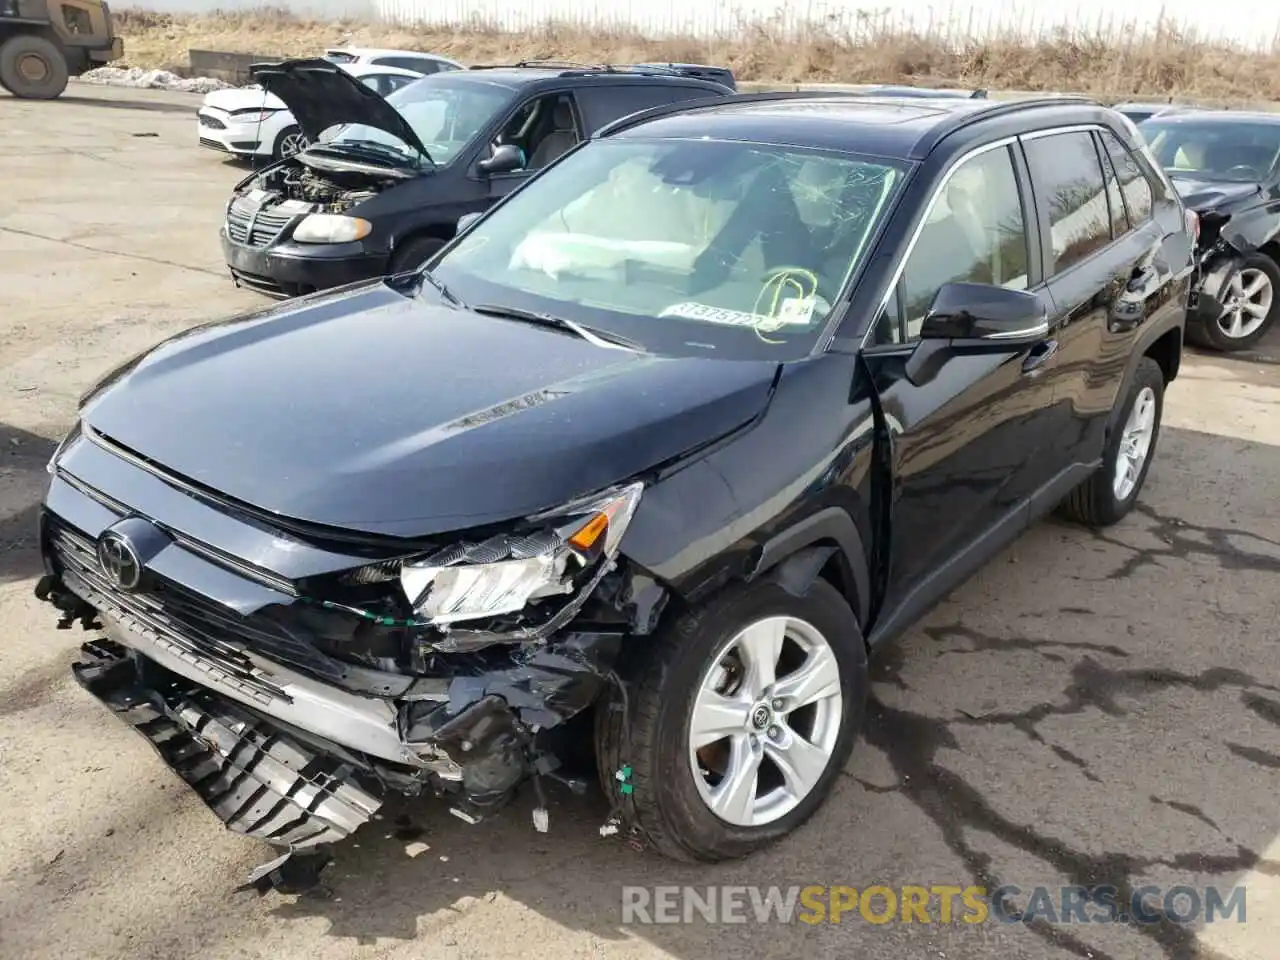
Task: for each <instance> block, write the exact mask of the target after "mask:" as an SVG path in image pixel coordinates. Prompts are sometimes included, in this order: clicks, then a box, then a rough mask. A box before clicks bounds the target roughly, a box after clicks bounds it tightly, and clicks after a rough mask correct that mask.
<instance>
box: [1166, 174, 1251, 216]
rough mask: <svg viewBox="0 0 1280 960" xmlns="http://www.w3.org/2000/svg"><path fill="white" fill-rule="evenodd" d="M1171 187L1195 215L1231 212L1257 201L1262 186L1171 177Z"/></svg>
mask: <svg viewBox="0 0 1280 960" xmlns="http://www.w3.org/2000/svg"><path fill="white" fill-rule="evenodd" d="M1170 179H1171V180H1172V181H1173V187H1174V189H1175V190H1177V191H1178V196H1180V197H1181V198H1182V202H1183V203H1184V204H1186V206H1187V207H1188V208H1189V209H1191V210H1194V211H1195V212H1196V213H1210V212H1231V211H1233V210H1237V209H1239V208H1240V207H1244V206H1248V205H1249V203H1250V201H1251V200H1256V199H1259V198H1260V197H1261V195H1262V186H1261V185H1260V184H1258V183H1240V182H1238V181H1218V180H1199V179H1196V178H1193V177H1179V176H1176V175H1175V176H1172V177H1170Z"/></svg>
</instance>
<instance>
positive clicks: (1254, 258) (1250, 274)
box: [1139, 110, 1280, 351]
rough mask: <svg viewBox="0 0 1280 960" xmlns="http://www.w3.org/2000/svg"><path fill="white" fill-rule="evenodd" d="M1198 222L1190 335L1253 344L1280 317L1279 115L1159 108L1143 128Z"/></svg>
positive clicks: (1237, 346)
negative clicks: (1174, 111) (1168, 111)
mask: <svg viewBox="0 0 1280 960" xmlns="http://www.w3.org/2000/svg"><path fill="white" fill-rule="evenodd" d="M1139 131H1140V132H1141V133H1142V135H1143V137H1144V139H1146V141H1147V144H1148V146H1149V148H1150V150H1151V153H1152V156H1153V157H1154V158H1155V161H1156V162H1157V163H1159V164H1160V165H1161V166H1163V167H1164V169H1165V172H1166V173H1167V174H1168V175H1169V177H1170V178H1171V179H1172V181H1173V184H1174V186H1175V187H1176V188H1177V190H1178V192H1179V193H1180V194H1181V195H1182V200H1183V202H1184V203H1185V204H1186V205H1187V207H1188V208H1190V209H1191V210H1193V211H1195V212H1196V213H1197V214H1198V215H1199V220H1200V239H1199V257H1200V263H1199V266H1200V277H1199V281H1198V284H1197V291H1196V295H1195V296H1196V303H1195V306H1194V308H1193V310H1192V312H1191V315H1190V317H1189V318H1188V323H1187V336H1188V338H1189V339H1191V340H1192V341H1193V342H1195V343H1197V344H1200V345H1202V346H1206V347H1212V348H1214V349H1216V350H1221V351H1236V350H1247V349H1249V348H1250V347H1253V346H1255V345H1256V344H1257V343H1258V341H1260V340H1261V339H1262V338H1263V337H1265V336H1266V335H1267V332H1268V331H1269V330H1271V329H1272V328H1273V327H1274V326H1275V325H1276V318H1277V317H1278V316H1280V115H1277V114H1273V113H1244V112H1241V111H1237V110H1215V111H1197V112H1194V113H1179V114H1173V115H1161V116H1159V117H1156V118H1155V119H1152V120H1148V121H1147V122H1146V123H1144V124H1142V125H1141V126H1140V127H1139Z"/></svg>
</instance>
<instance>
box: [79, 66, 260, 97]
mask: <svg viewBox="0 0 1280 960" xmlns="http://www.w3.org/2000/svg"><path fill="white" fill-rule="evenodd" d="M80 79H81V80H83V81H85V82H86V83H96V84H98V85H99V86H105V87H133V88H135V89H147V90H177V91H179V92H181V93H212V92H213V91H214V90H229V89H231V88H232V87H233V86H235V85H234V84H231V83H224V82H223V81H221V80H215V79H214V78H213V77H190V78H187V77H180V76H178V75H177V74H176V73H170V72H169V71H168V70H143V69H142V68H141V67H127V68H126V67H97V68H96V69H93V70H89V71H86V72H85V73H83V74H81V76H80Z"/></svg>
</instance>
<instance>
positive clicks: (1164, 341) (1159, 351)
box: [1143, 327, 1183, 384]
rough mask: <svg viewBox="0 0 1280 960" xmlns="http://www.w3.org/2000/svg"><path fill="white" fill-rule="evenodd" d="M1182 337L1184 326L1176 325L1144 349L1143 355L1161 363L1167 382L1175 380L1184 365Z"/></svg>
mask: <svg viewBox="0 0 1280 960" xmlns="http://www.w3.org/2000/svg"><path fill="white" fill-rule="evenodd" d="M1182 339H1183V338H1182V328H1181V327H1174V328H1172V329H1170V330H1166V331H1165V332H1164V333H1162V334H1161V335H1160V336H1159V337H1157V338H1156V339H1155V340H1153V341H1152V342H1151V344H1150V345H1149V346H1148V347H1147V348H1146V350H1144V351H1143V356H1147V357H1150V358H1151V359H1152V360H1154V361H1155V362H1156V363H1158V364H1160V369H1161V370H1162V371H1163V372H1164V382H1165V383H1166V384H1169V383H1172V382H1173V380H1174V378H1175V377H1177V376H1178V370H1179V369H1180V368H1181V366H1182Z"/></svg>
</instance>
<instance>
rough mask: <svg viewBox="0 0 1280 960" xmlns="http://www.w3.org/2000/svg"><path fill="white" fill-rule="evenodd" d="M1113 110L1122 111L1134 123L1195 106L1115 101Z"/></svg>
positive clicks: (1180, 111) (1183, 110) (1181, 111)
mask: <svg viewBox="0 0 1280 960" xmlns="http://www.w3.org/2000/svg"><path fill="white" fill-rule="evenodd" d="M1112 109H1113V110H1116V111H1118V112H1120V113H1123V114H1124V115H1125V116H1126V117H1128V118H1129V119H1130V120H1132V121H1133V122H1134V123H1137V124H1141V123H1145V122H1146V121H1148V120H1150V119H1151V118H1153V117H1161V116H1165V115H1168V114H1174V113H1183V112H1186V111H1188V110H1194V109H1195V107H1188V106H1185V105H1183V104H1178V103H1141V102H1136V101H1135V102H1127V103H1117V104H1116V105H1115V106H1114V107H1112Z"/></svg>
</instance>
